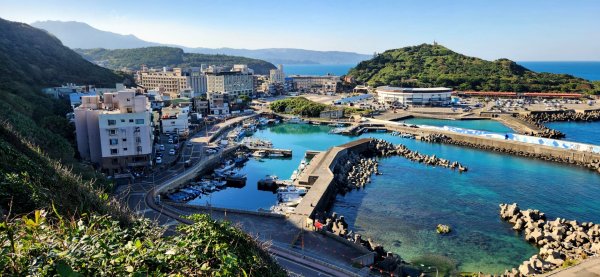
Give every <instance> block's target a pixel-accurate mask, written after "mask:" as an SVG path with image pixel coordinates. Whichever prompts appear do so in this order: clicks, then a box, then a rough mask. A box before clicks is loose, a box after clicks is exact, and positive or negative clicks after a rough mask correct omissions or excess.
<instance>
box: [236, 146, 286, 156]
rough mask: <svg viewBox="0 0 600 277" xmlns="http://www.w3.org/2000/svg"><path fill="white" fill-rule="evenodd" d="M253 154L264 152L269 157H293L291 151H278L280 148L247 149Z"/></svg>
mask: <svg viewBox="0 0 600 277" xmlns="http://www.w3.org/2000/svg"><path fill="white" fill-rule="evenodd" d="M246 148H248V150H250V151H252V152H257V151H262V152H264V153H265V154H266V155H267V156H279V157H291V156H292V150H291V149H278V148H267V147H246Z"/></svg>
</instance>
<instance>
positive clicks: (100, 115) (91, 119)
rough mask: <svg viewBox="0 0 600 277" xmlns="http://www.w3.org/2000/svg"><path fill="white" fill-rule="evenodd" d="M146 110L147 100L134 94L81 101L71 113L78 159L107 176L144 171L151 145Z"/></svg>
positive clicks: (94, 97)
mask: <svg viewBox="0 0 600 277" xmlns="http://www.w3.org/2000/svg"><path fill="white" fill-rule="evenodd" d="M149 110H150V106H149V103H148V99H147V97H146V96H144V95H142V94H137V93H136V91H135V90H121V91H119V92H117V93H105V94H104V95H103V98H102V99H101V98H100V96H97V95H96V96H84V97H82V104H81V105H80V106H79V107H77V108H76V109H75V111H74V113H75V128H76V132H77V149H78V151H79V154H80V156H81V157H82V158H83V159H87V160H90V161H91V162H93V163H95V164H97V165H99V166H101V167H102V169H103V171H105V172H107V173H109V174H115V173H120V172H123V171H125V170H126V169H136V168H141V169H145V168H147V167H148V166H150V165H151V160H152V159H151V158H152V157H151V156H152V141H153V134H152V121H151V115H150V111H149Z"/></svg>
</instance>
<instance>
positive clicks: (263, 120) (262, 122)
mask: <svg viewBox="0 0 600 277" xmlns="http://www.w3.org/2000/svg"><path fill="white" fill-rule="evenodd" d="M267 124H269V120H268V119H267V118H265V117H260V118H259V119H258V126H265V125H267Z"/></svg>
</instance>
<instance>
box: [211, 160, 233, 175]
mask: <svg viewBox="0 0 600 277" xmlns="http://www.w3.org/2000/svg"><path fill="white" fill-rule="evenodd" d="M234 167H235V162H233V161H232V160H228V161H226V162H225V163H224V164H222V165H221V167H219V168H217V169H215V173H216V174H217V175H220V174H223V173H224V172H226V171H229V170H231V169H232V168H234Z"/></svg>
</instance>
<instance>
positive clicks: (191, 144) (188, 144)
mask: <svg viewBox="0 0 600 277" xmlns="http://www.w3.org/2000/svg"><path fill="white" fill-rule="evenodd" d="M186 145H187V146H193V145H194V144H193V143H192V142H191V141H188V142H187V143H186Z"/></svg>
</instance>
